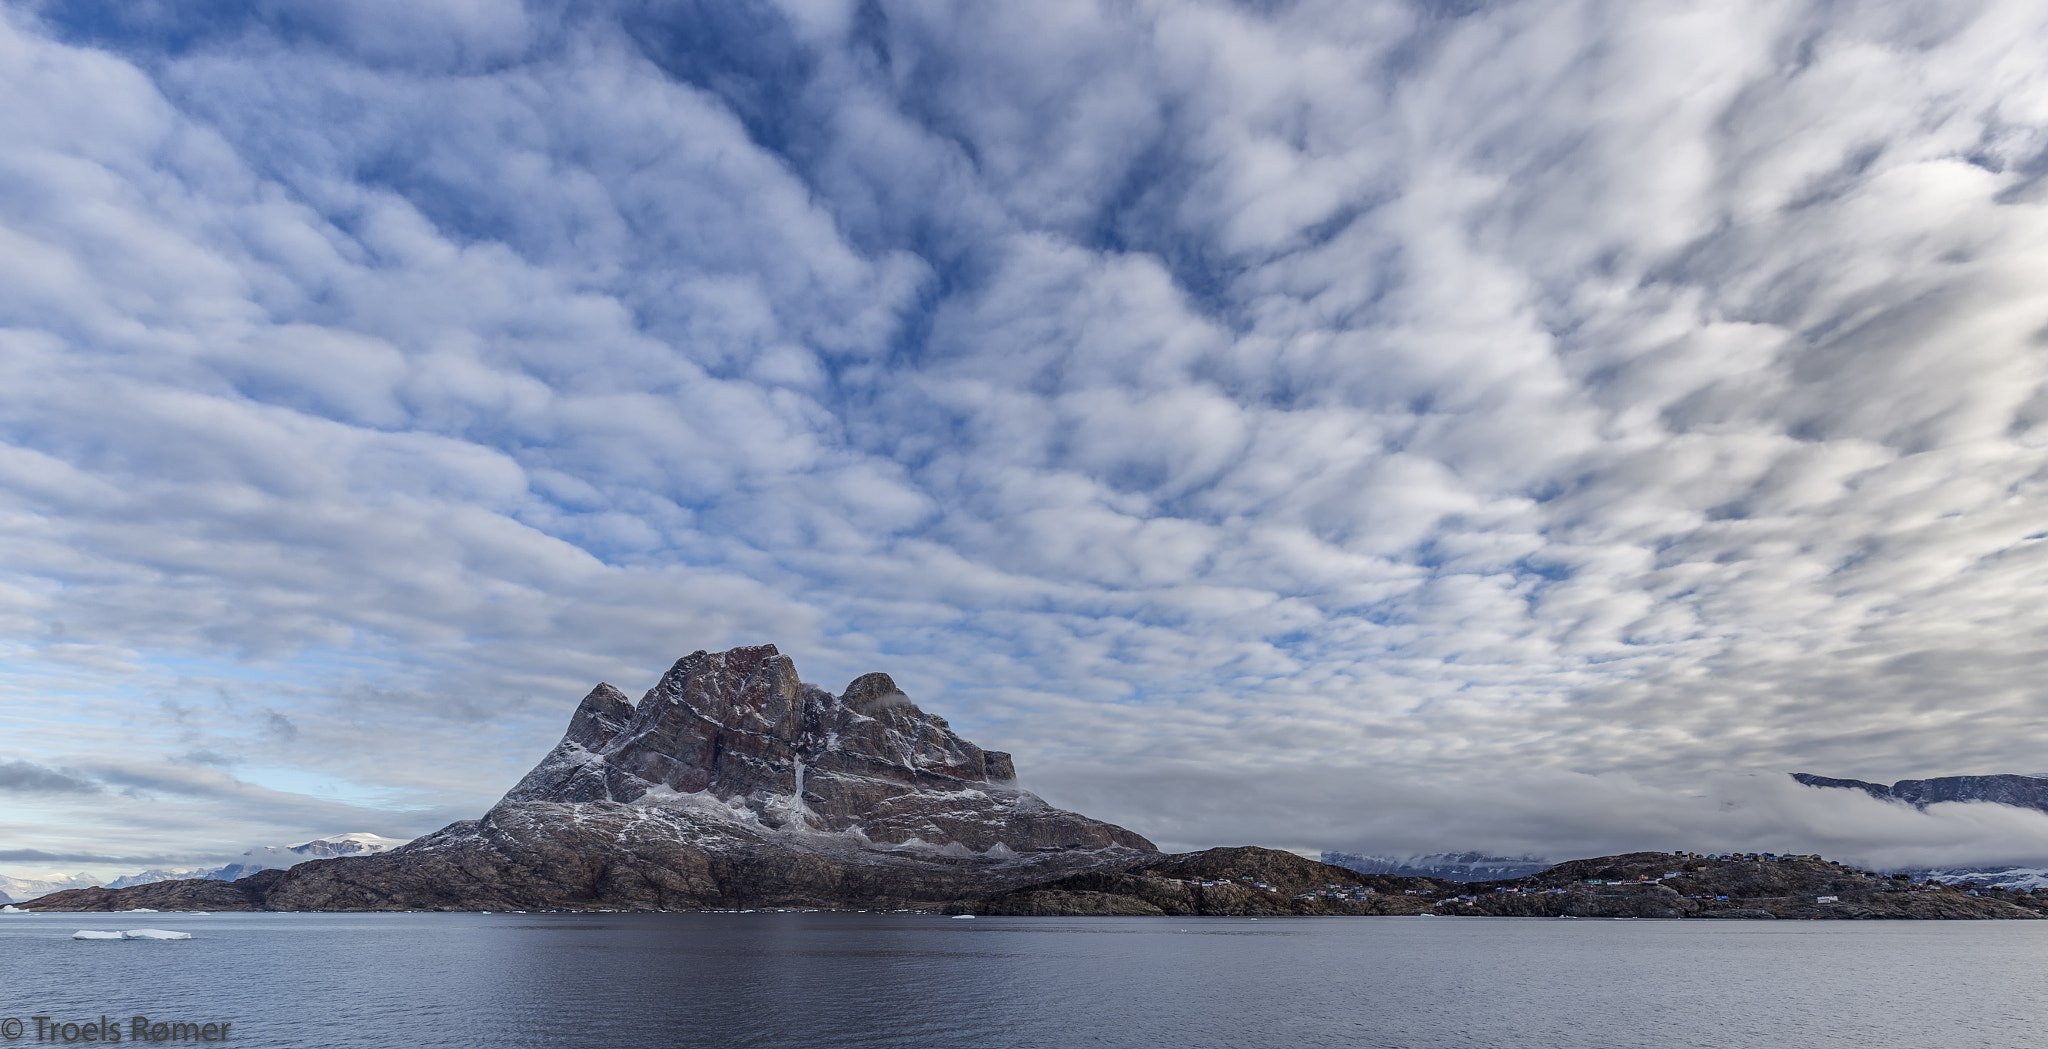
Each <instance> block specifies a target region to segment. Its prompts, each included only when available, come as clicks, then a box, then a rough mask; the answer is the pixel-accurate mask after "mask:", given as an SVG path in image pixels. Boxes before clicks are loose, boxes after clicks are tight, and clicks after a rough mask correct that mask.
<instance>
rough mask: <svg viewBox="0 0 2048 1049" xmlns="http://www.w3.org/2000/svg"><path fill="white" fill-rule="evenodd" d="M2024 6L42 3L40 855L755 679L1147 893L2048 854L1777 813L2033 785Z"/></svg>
mask: <svg viewBox="0 0 2048 1049" xmlns="http://www.w3.org/2000/svg"><path fill="white" fill-rule="evenodd" d="M2044 22H2048V12H2044V11H2043V10H2042V9H2041V8H2040V7H2039V5H2031V4H2025V3H2018V2H2012V3H1997V2H1983V3H1941V4H1933V3H1877V2H1869V3H1854V2H1847V3H1835V2H1812V3H1794V2H1753V3H1743V4H1723V5H1696V4H1685V3H1674V2H1661V0H1660V2H1649V3H1636V4H1604V3H1591V2H1564V0H1554V2H1526V3H1510V4H1502V5H1477V4H1474V5H1463V6H1459V5H1451V4H1442V3H1436V4H1427V3H1391V2H1390V3H1313V2H1300V3H1292V4H1273V5H1248V4H1246V5H1233V4H1226V3H1194V2H1184V3H1134V4H1121V5H1096V4H1086V3H1047V4H1035V5H1030V6H1029V7H1028V8H1022V7H1020V8H1012V9H1005V10H1001V11H990V10H988V9H986V8H983V7H967V6H960V5H950V4H941V3H901V4H895V3H865V4H853V3H844V4H841V3H832V2H826V0H817V2H797V0H788V2H786V3H783V4H781V5H771V4H760V5H722V4H721V5H701V6H692V5H658V6H657V5H640V4H631V3H621V4H616V5H608V4H575V5H568V4H561V5H549V4H544V3H538V2H536V3H532V4H527V5H525V6H520V5H515V4H509V3H497V4H492V3H475V2H462V3H446V4H433V3H411V4H403V5H400V4H355V5H315V4H302V3H291V2H284V0H278V2H274V3H268V4H263V5H256V6H255V7H254V8H253V10H252V13H250V14H247V15H246V16H237V17H236V18H233V19H230V20H221V16H219V15H217V14H214V15H203V14H188V13H179V12H173V11H170V10H168V9H160V8H158V7H155V6H152V5H133V6H131V7H129V8H124V9H117V8H111V7H106V6H101V5H96V4H91V3H77V4H68V3H55V2H51V3H44V4H17V5H14V6H12V7H10V8H8V9H7V13H6V15H5V18H4V19H0V646H4V651H5V653H6V660H5V664H6V667H5V670H4V671H0V725H4V726H5V728H6V731H5V732H4V733H0V773H4V776H0V790H7V791H11V792H12V793H10V794H9V797H10V798H19V800H20V801H21V805H20V806H19V807H10V808H9V810H8V812H9V815H6V816H0V838H4V839H5V840H7V841H8V842H10V843H11V844H14V845H16V846H19V847H20V848H24V849H39V850H44V851H46V852H50V853H53V854H54V853H74V852H75V853H80V854H84V853H92V854H109V853H111V854H122V855H140V854H150V855H155V854H158V853H159V852H161V851H162V850H161V848H160V846H159V845H158V844H156V843H157V842H160V841H161V840H163V838H164V836H165V834H167V833H168V834H169V835H170V836H171V837H173V838H175V840H177V841H180V842H185V841H211V842H217V843H218V844H219V845H222V846H232V847H237V848H238V847H242V846H245V845H246V844H248V843H250V842H256V841H265V840H295V838H294V835H296V834H297V833H298V832H300V831H303V830H307V829H318V828H320V827H327V826H343V825H346V826H367V827H373V828H375V829H377V830H379V831H380V832H383V833H388V834H394V835H409V834H413V833H417V832H419V831H422V830H425V829H429V828H430V826H431V825H436V824H437V822H439V821H445V820H446V819H451V818H455V817H458V816H463V815H472V814H474V812H475V811H476V810H478V809H480V808H481V807H482V805H483V804H485V803H487V800H488V799H489V798H490V797H494V796H495V795H496V794H497V793H498V792H500V791H501V790H502V789H503V788H504V787H505V786H506V785H508V784H509V783H510V782H511V780H512V778H514V777H515V776H516V774H517V772H518V770H520V769H522V768H524V767H525V766H526V765H527V764H529V763H530V762H531V761H532V760H533V759H534V758H535V757H536V756H537V755H538V754H539V753H540V752H541V751H543V750H544V749H545V748H546V746H547V745H548V744H549V743H551V742H552V741H553V739H554V737H555V735H556V734H557V733H558V732H559V731H560V727H561V723H562V722H563V721H565V720H566V717H567V714H568V710H569V707H570V704H571V703H572V702H573V701H574V699H575V698H576V696H578V695H580V694H581V691H582V690H583V689H585V688H587V687H588V685H589V684H590V683H591V682H593V681H595V680H597V679H600V678H604V679H609V680H612V681H613V682H614V683H616V684H618V685H620V686H621V687H623V688H626V689H627V690H628V691H637V690H638V689H640V688H644V687H646V685H648V684H650V683H651V682H652V680H653V679H654V677H655V675H656V674H658V672H659V670H660V669H661V668H662V667H663V666H665V665H666V662H667V661H668V660H669V659H671V658H673V657H675V656H678V655H681V654H683V653H685V652H687V651H689V650H691V649H695V648H714V649H715V648H720V647H724V646H726V645H730V644H743V643H758V642H761V641H774V642H776V643H777V644H779V645H781V646H782V647H783V649H784V651H786V652H788V653H790V654H791V655H792V656H794V657H795V658H796V660H797V663H798V666H799V667H800V668H801V669H802V670H803V671H804V672H805V674H806V676H807V677H808V678H810V679H813V680H816V681H818V682H819V683H821V684H824V685H826V686H828V687H833V688H837V687H839V686H840V685H842V684H843V683H844V681H845V680H846V679H848V678H850V677H852V676H853V675H854V674H856V673H859V672H862V671H866V670H874V669H879V670H886V671H888V672H889V673H891V674H892V675H894V676H895V677H896V678H897V680H898V681H900V682H902V683H903V684H904V685H905V687H906V688H907V689H908V690H909V691H910V693H911V694H912V696H913V697H914V698H916V699H917V700H918V701H919V702H920V703H922V704H924V705H926V706H927V707H928V708H931V709H935V710H937V711H939V712H941V713H944V714H946V715H947V716H948V717H950V718H951V719H952V720H953V721H954V723H955V724H956V725H957V726H959V727H960V728H961V729H962V730H963V732H964V733H965V734H967V735H969V736H970V737H972V738H975V739H977V740H978V741H980V742H982V743H985V744H987V745H989V746H995V747H1002V748H1005V749H1011V750H1014V751H1015V752H1016V753H1017V755H1018V761H1019V765H1020V768H1021V769H1022V771H1023V772H1024V773H1025V775H1026V777H1027V780H1028V781H1030V782H1031V783H1032V784H1033V785H1034V786H1035V787H1037V788H1039V789H1041V790H1043V791H1044V792H1045V793H1047V794H1048V795H1049V796H1050V797H1051V798H1052V799H1053V800H1055V801H1058V802H1063V803H1071V804H1077V805H1078V804H1082V803H1084V802H1085V803H1086V806H1087V811H1089V812H1091V814H1095V815H1100V816H1102V817H1105V818H1110V819H1118V820H1122V821H1125V822H1129V823H1131V824H1132V825H1133V826H1135V827H1136V828H1137V829H1139V830H1141V831H1145V832H1147V833H1151V834H1154V835H1155V836H1157V837H1159V838H1161V839H1162V840H1163V841H1166V842H1167V843H1170V844H1173V845H1179V846H1192V845H1207V844H1216V843H1235V842H1237V841H1238V840H1239V839H1244V840H1252V839H1257V840H1262V841H1265V842H1268V843H1272V844H1280V845H1294V846H1303V847H1321V846H1328V847H1337V848H1348V849H1367V850H1370V849H1373V848H1376V847H1379V846H1380V845H1381V844H1382V843H1385V844H1386V845H1387V846H1388V847H1395V846H1398V847H1399V848H1401V849H1413V850H1418V851H1421V850H1428V849H1432V848H1468V847H1470V848H1500V849H1514V850H1525V849H1526V850H1539V851H1541V850H1545V849H1574V848H1581V847H1583V848H1592V847H1595V846H1600V847H1610V846H1611V847H1626V846H1628V845H1629V844H1631V843H1633V842H1638V841H1640V842H1642V843H1643V844H1645V845H1646V846H1651V847H1671V848H1677V847H1718V848H1740V847H1757V848H1782V849H1787V850H1794V849H1796V850H1800V851H1809V850H1815V849H1819V848H1821V847H1822V846H1826V847H1827V848H1828V849H1829V850H1831V852H1832V853H1834V854H1838V855H1851V854H1858V855H1865V856H1877V855H1879V854H1880V853H1882V854H1883V855H1887V856H1889V855H1893V854H1895V853H1896V854H1899V855H1904V854H1905V853H1908V852H1911V853H1912V855H1914V856H1916V857H1917V856H1920V855H1921V854H1922V853H1923V852H1925V853H1929V854H1930V858H1929V859H1927V860H1926V861H1925V862H1935V861H1936V860H1937V859H1938V858H1939V857H1932V856H1931V854H1932V853H1937V852H1942V850H1948V853H1949V854H1956V855H1961V854H1965V853H1968V854H1972V856H1973V857H1974V856H1983V857H1992V854H1993V853H1997V855H1996V857H1995V858H1999V859H2007V858H2012V859H2017V858H2023V857H2024V856H2039V857H2048V825H2041V826H2036V824H2037V823H2038V822H2039V821H2032V820H2031V818H2028V819H2021V820H2019V822H2018V823H2016V824H2013V825H2012V826H2007V825H2006V824H2005V823H1998V822H1997V820H1999V819H2004V817H1998V818H1997V819H1993V818H1992V817H1987V816H1983V815H1981V814H1971V813H1964V814H1960V815H1958V814H1955V813H1951V812H1948V811H1947V810H1948V808H1949V807H1943V806H1937V807H1936V809H1933V810H1929V812H1928V813H1916V812H1912V810H1897V811H1895V810H1896V809H1897V807H1895V806H1885V805H1883V804H1882V803H1878V802H1875V801H1870V800H1868V799H1865V798H1861V797H1860V796H1855V797H1845V798H1827V799H1823V800H1819V801H1816V800H1814V799H1813V798H1812V797H1810V795H1813V794H1815V793H1817V792H1813V791H1809V790H1807V789H1806V788H1798V787H1795V786H1793V785H1791V784H1789V781H1788V782H1787V783H1785V784H1779V785H1776V786H1771V787H1761V786H1756V785H1755V784H1756V783H1759V782H1763V781H1761V780H1758V779H1756V778H1755V777H1753V776H1751V775H1750V774H1751V773H1771V774H1775V773H1779V772H1784V771H1792V770H1795V769H1804V770H1811V771H1817V772H1822V773H1827V774H1834V775H1855V776H1861V777H1864V778H1871V779H1886V780H1889V779H1893V778H1899V777H1903V776H1908V775H1940V774H1950V773H1968V772H1997V771H2020V772H2024V771H2030V770H2032V769H2034V768H2036V767H2037V766H2038V765H2039V764H2040V762H2039V761H2038V760H2037V759H2035V758H2034V757H2032V755H2034V754H2035V753H2037V752H2038V750H2039V741H2040V735H2039V733H2040V725H2041V723H2042V715H2043V692H2042V688H2041V685H2040V682H2041V681H2042V680H2043V669H2044V657H2043V655H2042V652H2043V651H2044V646H2043V645H2042V643H2041V639H2042V627H2041V625H2040V623H2039V622H2038V615H2037V610H2038V609H2039V608H2040V607H2041V606H2042V604H2043V601H2044V599H2048V545H2044V544H2048V538H2044V536H2048V514H2044V513H2043V512H2042V503H2043V498H2042V493H2043V483H2044V478H2048V426H2044V423H2048V353H2044V350H2043V341H2042V340H2043V336H2042V333H2043V332H2044V331H2048V282H2044V281H2043V280H2042V279H2041V276H2042V274H2043V273H2044V272H2048V207H2044V201H2048V181H2044V178H2048V73H2044V72H2043V71H2044V70H2048V25H2044V24H2043V23H2044ZM8 770H12V771H8ZM1769 782H1771V783H1773V784H1775V783H1776V780H1774V779H1773V780H1770V781H1769ZM65 784H72V785H74V786H75V787H76V789H64V785H65ZM110 797H111V798H113V799H118V803H110V800H109V798H110ZM1815 805H1819V806H1822V807H1823V808H1827V807H1829V806H1832V807H1834V808H1840V809H1842V812H1841V813H1835V814H1834V815H1828V816H1826V818H1820V817H1816V816H1814V815H1813V814H1812V813H1813V811H1815V810H1813V808H1812V807H1813V806H1815ZM1827 811H1828V812H1830V813H1832V812H1833V808H1827ZM1731 812H1738V813H1741V814H1742V815H1740V816H1739V817H1735V816H1728V815H1726V814H1727V813H1731ZM2015 819H2017V817H2015ZM1986 820H1991V823H1986V822H1985V821H1986ZM1914 821H1920V822H1914ZM1992 823H1997V826H1995V827H1992ZM1987 827H1989V828H1991V829H1988V830H1987V829H1986V828H1987ZM1658 828H1663V830H1662V831H1660V830H1659V829H1658ZM1660 834H1662V835H1663V836H1662V837H1660V836H1659V835H1660ZM1667 838H1668V839H1672V840H1668V841H1667V840H1666V839H1667ZM1679 838H1683V839H1684V840H1676V839H1679ZM1651 839H1656V840H1654V841H1652V840H1651ZM1704 839H1714V840H1713V841H1712V842H1709V841H1707V840H1704ZM1695 841H1696V842H1697V843H1698V844H1697V846H1693V845H1689V844H1688V842H1695ZM2015 842H2017V843H2018V844H2014V843H2015ZM1886 850H1890V851H1886ZM1913 850H1921V851H1919V852H1915V851H1913ZM2001 850H2002V851H2001ZM2008 854H2010V855H2008ZM1901 862H1905V861H1904V860H1901ZM1914 862H1922V861H1920V860H1914Z"/></svg>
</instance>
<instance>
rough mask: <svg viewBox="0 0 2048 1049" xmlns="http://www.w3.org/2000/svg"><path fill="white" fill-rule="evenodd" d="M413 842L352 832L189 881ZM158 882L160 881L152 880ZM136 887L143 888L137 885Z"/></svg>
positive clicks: (255, 853)
mask: <svg viewBox="0 0 2048 1049" xmlns="http://www.w3.org/2000/svg"><path fill="white" fill-rule="evenodd" d="M411 841H412V839H410V838H387V837H384V836H383V835H381V834H372V833H370V832H369V831H366V830H356V831H350V832H348V833H346V834H326V835H322V836H320V837H318V838H314V839H313V840H311V841H302V842H299V843H298V844H297V845H265V846H262V847H261V848H255V849H250V850H249V851H248V852H245V853H243V854H242V855H241V856H240V857H239V858H237V859H236V860H235V861H234V862H233V863H230V864H228V865H227V866H225V867H221V868H219V869H218V870H213V871H208V872H205V873H198V874H186V875H182V877H186V878H213V879H215V880H217V881H234V880H235V879H237V878H246V877H248V876H249V875H251V874H254V873H256V872H257V871H262V870H286V869H289V868H292V867H296V866H298V865H299V864H301V863H304V862H306V861H307V860H328V859H333V858H335V857H336V856H374V855H376V854H378V853H380V852H390V851H391V850H393V849H395V848H398V847H399V846H401V845H406V844H410V843H411ZM151 880H158V879H151ZM134 884H138V885H139V884H141V883H140V882H136V883H134ZM114 887H115V888H118V887H119V886H114Z"/></svg>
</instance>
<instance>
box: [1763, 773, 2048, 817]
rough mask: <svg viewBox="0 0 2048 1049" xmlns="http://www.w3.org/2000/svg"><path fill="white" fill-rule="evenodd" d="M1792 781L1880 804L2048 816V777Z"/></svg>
mask: <svg viewBox="0 0 2048 1049" xmlns="http://www.w3.org/2000/svg"><path fill="white" fill-rule="evenodd" d="M1792 778H1793V779H1796V780H1798V781H1799V782H1801V783H1804V784H1806V785H1807V786H1809V787H1834V788H1841V789H1845V790H1860V791H1862V792H1863V793H1865V794H1868V795H1870V796H1871V797H1873V798H1877V799H1879V800H1881V801H1902V802H1905V803H1906V804H1908V805H1912V806H1913V807H1915V808H1922V809H1924V808H1926V807H1927V806H1929V805H1933V804H1936V803H1938V802H1944V801H1988V802H1991V803H1993V804H1996V805H2017V806H2019V807H2020V808H2024V809H2035V810H2037V811H2040V812H2048V776H2042V775H2035V776H2020V775H2011V774H2007V775H1997V776H1941V777H1938V778H1936V779H1902V780H1900V781H1898V782H1897V783H1894V784H1892V785H1891V786H1889V787H1887V786H1885V785H1884V784H1882V783H1866V782H1864V781H1863V780H1860V779H1835V778H1832V777H1829V776H1816V775H1814V774H1812V773H1810V772H1795V773H1793V774H1792Z"/></svg>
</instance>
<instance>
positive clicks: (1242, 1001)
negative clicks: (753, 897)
mask: <svg viewBox="0 0 2048 1049" xmlns="http://www.w3.org/2000/svg"><path fill="white" fill-rule="evenodd" d="M136 927H153V928H165V929H177V930H183V931H187V932H190V933H192V934H193V936H194V939H192V940H189V941H178V942H136V941H129V942H112V943H104V942H102V943H94V942H86V941H76V940H72V939H70V934H71V933H72V932H73V931H75V930H77V929H117V928H136ZM2044 963H2048V922H2039V923H2036V922H1868V923H1865V922H1726V923H1716V922H1653V921H1592V920H1579V921H1558V920H1549V921H1545V920H1513V919H1458V918H1351V919H1346V918H1325V919H1282V920H1274V919H1267V920H1261V921H1248V920H1244V919H1192V920H1188V919H1112V918H1097V919H1061V918H977V919H973V920H957V919H950V918H942V917H936V916H921V915H884V914H672V915H596V916H570V915H517V914H491V915H409V914H382V915H347V914H342V915H337V914H257V915H231V914H221V915H211V916H188V915H180V914H124V915H75V914H74V915H25V916H23V915H4V916H0V1030H4V1028H5V1025H4V1018H6V1017H17V1018H24V1019H25V1018H27V1017H31V1016H35V1015H48V1016H53V1017H56V1018H57V1019H58V1020H60V1021H62V1020H88V1019H96V1018H98V1017H99V1016H101V1015H102V1014H104V1015H106V1016H108V1017H110V1018H117V1019H119V1020H120V1021H121V1030H122V1033H123V1035H124V1038H123V1041H124V1042H127V1041H130V1039H128V1038H127V1037H126V1036H127V1035H128V1034H129V1033H130V1032H131V1027H130V1021H129V1018H130V1017H132V1016H134V1015H135V1014H138V1013H139V1014H143V1015H147V1016H150V1017H152V1018H153V1019H160V1020H166V1021H170V1020H183V1021H193V1022H209V1021H216V1022H217V1021H226V1022H231V1023H233V1025H234V1026H233V1027H232V1028H231V1043H232V1044H239V1045H245V1046H252V1047H253V1046H309V1047H310V1046H321V1047H356V1046H376V1047H387V1046H622V1047H637V1046H678V1047H689V1046H706V1047H724V1046H762V1047H767V1046H803V1047H838V1046H917V1047H932V1049H949V1047H983V1046H987V1047H1004V1049H1008V1047H1019V1049H1024V1047H1029V1049H1059V1047H1067V1046H1145V1047H1148V1049H1160V1047H1178V1046H1189V1047H1211V1046H1214V1047H1230V1049H1238V1047H1265V1046H1286V1047H1295V1046H1394V1047H1401V1049H1435V1047H1457V1049H1467V1047H1483V1049H1509V1047H1514V1049H1521V1047H1550V1046H1557V1047H1579V1046H1585V1047H1600V1049H1607V1047H1633V1046H1642V1047H1656V1049H1675V1047H1691V1046H1700V1047H1709V1046H1711V1047H1716V1049H1719V1047H1727V1046H1800V1047H1827V1046H1843V1047H1855V1049H1884V1047H1893V1046H1897V1047H1901V1049H1904V1047H1909V1046H1910V1047H1914V1049H1920V1047H1926V1046H1940V1047H1944V1049H1961V1047H1972V1046H1993V1047H1999V1049H2012V1047H2035V1046H2040V1047H2048V1000H2044V999H2048V989H2044V988H2048V984H2044V973H2048V966H2044ZM0 1044H4V1043H0ZM11 1044H13V1045H20V1046H27V1045H33V1044H35V1026H34V1024H33V1022H32V1021H30V1022H29V1023H28V1024H27V1030H26V1036H25V1037H23V1038H22V1039H20V1040H18V1041H15V1042H12V1043H11Z"/></svg>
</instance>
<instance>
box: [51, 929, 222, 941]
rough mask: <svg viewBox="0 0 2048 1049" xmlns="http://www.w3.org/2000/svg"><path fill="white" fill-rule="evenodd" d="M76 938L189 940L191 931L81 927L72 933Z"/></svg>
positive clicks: (72, 936)
mask: <svg viewBox="0 0 2048 1049" xmlns="http://www.w3.org/2000/svg"><path fill="white" fill-rule="evenodd" d="M71 938H72V939H74V940H189V939H191V938H192V934H191V933H189V932H174V931H172V930H170V929H128V930H126V931H121V932H107V931H102V930H99V929H80V930H78V931H77V932H74V933H72V934H71Z"/></svg>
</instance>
